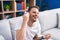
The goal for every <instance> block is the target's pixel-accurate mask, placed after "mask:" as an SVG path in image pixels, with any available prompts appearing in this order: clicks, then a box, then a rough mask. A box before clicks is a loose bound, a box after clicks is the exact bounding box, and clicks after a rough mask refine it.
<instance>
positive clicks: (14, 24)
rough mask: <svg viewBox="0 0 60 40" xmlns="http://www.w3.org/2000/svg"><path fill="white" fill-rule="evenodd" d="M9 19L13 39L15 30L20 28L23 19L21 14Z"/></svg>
mask: <svg viewBox="0 0 60 40" xmlns="http://www.w3.org/2000/svg"><path fill="white" fill-rule="evenodd" d="M9 21H10V26H11V30H12V34H13V38H14V40H15V30H17V29H19V28H20V26H21V24H22V21H23V20H22V16H20V17H15V18H11V19H9Z"/></svg>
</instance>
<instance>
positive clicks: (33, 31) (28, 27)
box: [16, 6, 50, 40]
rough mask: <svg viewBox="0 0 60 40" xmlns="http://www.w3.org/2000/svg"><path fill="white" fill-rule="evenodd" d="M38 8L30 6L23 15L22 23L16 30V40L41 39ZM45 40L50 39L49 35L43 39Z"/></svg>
mask: <svg viewBox="0 0 60 40" xmlns="http://www.w3.org/2000/svg"><path fill="white" fill-rule="evenodd" d="M38 15H39V8H38V7H37V6H32V7H30V8H29V9H28V12H26V13H25V14H24V15H23V23H22V25H21V28H20V29H19V30H16V40H36V38H34V36H37V38H40V39H41V38H43V37H42V36H41V26H40V24H39V21H38ZM44 38H45V39H46V40H48V39H49V38H50V35H48V34H47V35H46V36H45V37H44Z"/></svg>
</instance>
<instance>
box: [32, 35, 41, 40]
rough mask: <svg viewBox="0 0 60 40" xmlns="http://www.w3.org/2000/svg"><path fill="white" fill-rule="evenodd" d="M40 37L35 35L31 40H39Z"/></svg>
mask: <svg viewBox="0 0 60 40" xmlns="http://www.w3.org/2000/svg"><path fill="white" fill-rule="evenodd" d="M40 39H41V37H38V35H35V36H34V38H33V40H40Z"/></svg>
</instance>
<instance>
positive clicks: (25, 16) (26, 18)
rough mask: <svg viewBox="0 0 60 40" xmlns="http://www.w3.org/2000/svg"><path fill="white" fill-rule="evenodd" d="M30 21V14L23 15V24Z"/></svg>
mask: <svg viewBox="0 0 60 40" xmlns="http://www.w3.org/2000/svg"><path fill="white" fill-rule="evenodd" d="M28 20H29V13H28V12H25V13H24V15H23V22H28Z"/></svg>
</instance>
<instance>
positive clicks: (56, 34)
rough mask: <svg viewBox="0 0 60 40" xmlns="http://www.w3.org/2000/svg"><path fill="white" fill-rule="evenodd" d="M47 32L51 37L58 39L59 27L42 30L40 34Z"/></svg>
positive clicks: (59, 38) (59, 39) (59, 36)
mask: <svg viewBox="0 0 60 40" xmlns="http://www.w3.org/2000/svg"><path fill="white" fill-rule="evenodd" d="M47 33H50V34H51V38H52V39H54V40H60V29H58V28H53V29H50V30H47V31H45V32H43V33H42V34H47Z"/></svg>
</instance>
